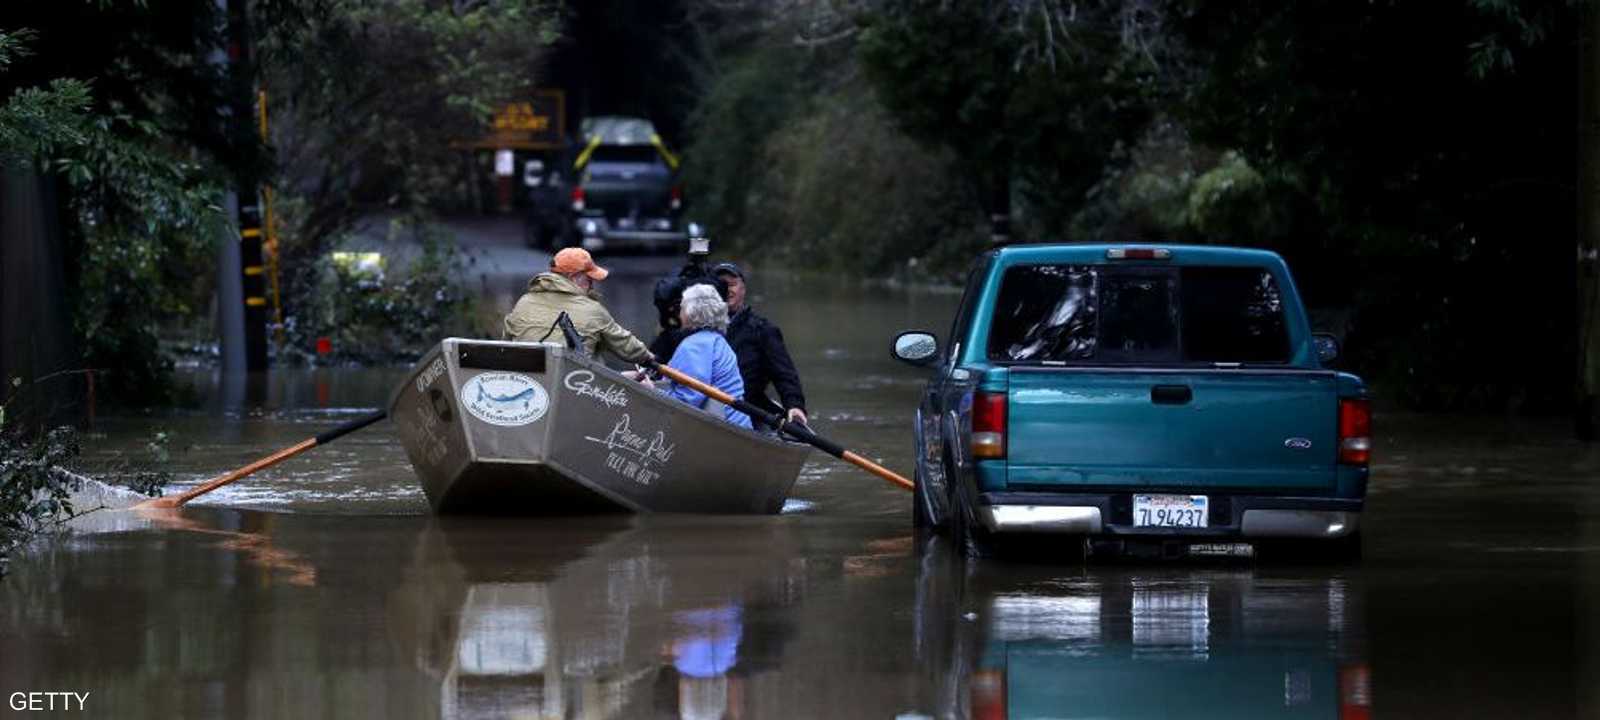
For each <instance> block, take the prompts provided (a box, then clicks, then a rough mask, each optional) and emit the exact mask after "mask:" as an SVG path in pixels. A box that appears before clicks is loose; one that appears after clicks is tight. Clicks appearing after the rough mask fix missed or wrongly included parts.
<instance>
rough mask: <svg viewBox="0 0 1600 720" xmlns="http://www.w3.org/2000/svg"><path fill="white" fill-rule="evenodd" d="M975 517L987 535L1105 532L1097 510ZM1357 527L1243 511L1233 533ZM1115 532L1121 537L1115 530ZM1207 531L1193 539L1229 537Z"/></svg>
mask: <svg viewBox="0 0 1600 720" xmlns="http://www.w3.org/2000/svg"><path fill="white" fill-rule="evenodd" d="M977 516H978V522H979V523H982V524H983V526H984V527H985V528H986V529H988V530H989V531H990V532H999V533H1059V534H1063V535H1097V534H1100V533H1102V532H1104V531H1105V523H1104V522H1103V520H1102V519H1101V515H1100V508H1098V507H1094V506H1092V505H1091V506H1081V505H982V506H979V507H978V508H977ZM1360 523H1361V513H1359V512H1349V511H1343V510H1245V511H1244V512H1243V513H1242V516H1241V518H1240V520H1239V528H1238V534H1239V535H1242V536H1244V537H1247V538H1252V537H1254V538H1308V539H1316V538H1321V539H1330V540H1331V539H1333V538H1340V537H1345V536H1347V535H1350V534H1352V533H1354V532H1355V531H1356V530H1357V529H1358V528H1359V527H1360ZM1117 529H1118V530H1122V531H1123V532H1127V530H1123V528H1122V527H1121V526H1118V528H1117ZM1139 529H1143V528H1139ZM1139 529H1134V531H1135V532H1137V530H1139ZM1151 529H1152V530H1154V529H1156V528H1151ZM1209 530H1211V533H1206V532H1205V531H1203V530H1202V531H1199V532H1196V533H1195V535H1196V536H1199V537H1208V536H1209V537H1215V536H1216V535H1217V534H1221V535H1227V534H1230V533H1228V528H1227V527H1220V528H1216V527H1214V528H1209Z"/></svg>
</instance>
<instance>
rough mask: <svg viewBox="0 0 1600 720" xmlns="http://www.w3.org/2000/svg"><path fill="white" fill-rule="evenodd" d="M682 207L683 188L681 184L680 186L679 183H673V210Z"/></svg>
mask: <svg viewBox="0 0 1600 720" xmlns="http://www.w3.org/2000/svg"><path fill="white" fill-rule="evenodd" d="M681 207H683V188H682V187H681V186H678V185H673V186H672V209H673V210H677V209H679V208H681Z"/></svg>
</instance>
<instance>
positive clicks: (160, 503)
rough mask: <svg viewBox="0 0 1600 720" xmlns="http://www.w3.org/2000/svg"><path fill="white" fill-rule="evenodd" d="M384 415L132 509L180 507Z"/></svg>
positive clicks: (377, 414) (385, 414)
mask: <svg viewBox="0 0 1600 720" xmlns="http://www.w3.org/2000/svg"><path fill="white" fill-rule="evenodd" d="M386 417H389V412H388V411H387V410H379V411H378V412H375V413H373V414H371V415H366V416H364V417H361V418H358V419H356V420H351V421H350V422H347V423H345V424H343V425H340V426H339V427H336V428H334V429H332V430H329V431H327V432H325V433H322V434H321V435H318V436H316V437H309V438H306V439H305V440H302V441H300V442H299V443H296V444H294V445H291V446H289V447H286V448H284V449H282V450H279V451H277V452H275V453H273V454H271V455H268V456H266V457H264V458H261V459H260V460H257V461H255V462H253V463H250V464H249V465H246V466H244V467H242V468H239V469H238V470H234V471H233V472H230V473H228V474H226V475H223V476H222V477H219V478H217V479H215V480H212V481H210V482H207V483H206V484H204V485H200V486H198V487H196V488H194V489H192V490H189V491H188V492H184V493H179V494H177V495H168V496H166V497H158V498H155V499H153V500H146V501H144V502H142V503H139V504H138V505H135V506H134V508H175V507H182V506H183V504H184V503H186V502H189V501H190V500H193V499H195V498H197V497H200V496H201V495H204V494H206V493H208V492H211V491H212V490H215V489H217V488H219V487H222V486H223V485H227V484H228V483H231V482H233V481H235V480H238V479H240V478H242V477H245V476H247V475H252V474H254V473H256V472H257V471H260V470H265V469H267V468H269V467H272V466H273V465H277V464H278V463H281V462H283V461H285V460H288V459H289V458H292V457H294V456H296V455H299V454H300V453H303V452H305V451H307V450H310V449H311V448H314V447H316V446H318V445H327V444H328V443H331V442H333V441H334V440H336V439H338V438H339V437H341V436H343V435H348V434H350V433H353V432H355V431H357V430H360V429H361V428H364V427H366V426H368V425H371V424H373V423H375V422H377V421H379V420H382V419H384V418H386Z"/></svg>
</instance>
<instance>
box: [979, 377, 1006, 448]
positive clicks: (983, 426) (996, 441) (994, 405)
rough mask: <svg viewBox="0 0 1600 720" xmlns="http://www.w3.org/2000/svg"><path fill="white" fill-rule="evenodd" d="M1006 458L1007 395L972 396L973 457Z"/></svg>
mask: <svg viewBox="0 0 1600 720" xmlns="http://www.w3.org/2000/svg"><path fill="white" fill-rule="evenodd" d="M1005 456H1006V394H1005V393H1003V392H1002V393H986V392H980V393H973V394H972V457H973V458H974V459H979V460H994V459H999V458H1004V457H1005Z"/></svg>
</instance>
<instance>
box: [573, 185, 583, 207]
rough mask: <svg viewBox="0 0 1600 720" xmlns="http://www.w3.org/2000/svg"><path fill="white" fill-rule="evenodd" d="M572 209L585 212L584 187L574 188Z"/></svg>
mask: <svg viewBox="0 0 1600 720" xmlns="http://www.w3.org/2000/svg"><path fill="white" fill-rule="evenodd" d="M572 210H573V212H583V188H581V187H575V188H573V189H572Z"/></svg>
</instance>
